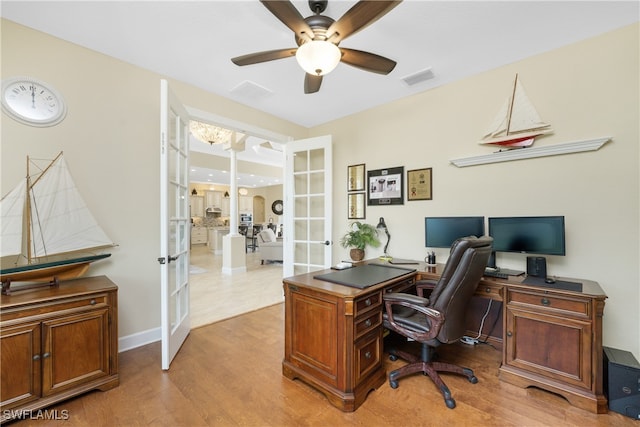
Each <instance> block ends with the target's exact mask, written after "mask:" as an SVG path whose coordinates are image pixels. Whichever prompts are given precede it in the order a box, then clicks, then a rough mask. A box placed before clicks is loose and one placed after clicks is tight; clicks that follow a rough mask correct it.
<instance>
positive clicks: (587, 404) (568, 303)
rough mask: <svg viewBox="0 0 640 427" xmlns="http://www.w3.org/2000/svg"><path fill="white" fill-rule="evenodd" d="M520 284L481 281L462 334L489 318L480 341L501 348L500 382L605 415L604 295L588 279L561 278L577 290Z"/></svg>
mask: <svg viewBox="0 0 640 427" xmlns="http://www.w3.org/2000/svg"><path fill="white" fill-rule="evenodd" d="M442 268H443V266H440V265H439V266H437V267H436V268H432V269H428V268H426V267H425V268H423V269H422V270H423V271H421V272H420V273H419V275H420V278H425V279H437V278H438V277H439V273H440V272H441V271H442ZM523 280H524V277H520V276H509V278H508V279H496V278H489V277H485V278H483V279H482V280H481V281H480V284H479V285H478V288H477V290H476V294H475V297H476V298H474V300H475V301H472V303H471V304H470V311H469V312H468V313H467V329H468V332H467V334H468V335H469V336H477V334H478V332H479V319H480V318H481V317H482V315H483V314H484V312H486V313H489V314H490V316H489V317H488V318H487V319H486V320H487V321H486V322H485V326H486V325H491V324H494V323H495V324H497V325H500V327H497V328H495V329H493V328H491V327H490V328H489V330H488V331H483V333H484V332H487V335H483V339H486V340H488V341H489V342H492V344H494V345H495V346H496V347H498V348H502V365H501V367H500V373H499V376H500V379H501V380H503V381H506V382H508V383H511V384H515V385H517V386H520V387H529V386H535V387H538V388H541V389H544V390H548V391H551V392H553V393H557V394H559V395H561V396H563V397H564V398H565V399H567V400H568V401H569V402H570V403H571V404H572V405H574V406H577V407H580V408H582V409H586V410H588V411H591V412H594V413H598V414H600V413H606V412H607V399H606V397H605V396H604V393H603V375H602V369H603V365H602V359H603V350H602V317H603V312H604V304H605V299H606V298H607V296H606V295H605V293H604V292H603V290H602V288H601V287H600V285H599V284H598V283H596V282H594V281H591V280H582V279H563V280H566V281H572V282H580V283H582V290H581V291H570V290H563V289H558V288H554V287H553V285H548V286H531V285H527V284H524V283H522V281H523ZM489 299H490V300H492V302H494V303H496V302H497V303H498V304H495V305H494V308H496V310H485V309H486V308H487V305H486V301H487V300H489ZM482 300H484V301H485V303H483V302H482ZM495 316H499V317H498V318H495ZM493 318H495V320H497V322H494V320H493Z"/></svg>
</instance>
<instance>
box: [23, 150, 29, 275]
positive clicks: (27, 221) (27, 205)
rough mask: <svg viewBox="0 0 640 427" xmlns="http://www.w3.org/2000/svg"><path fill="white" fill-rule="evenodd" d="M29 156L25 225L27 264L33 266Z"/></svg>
mask: <svg viewBox="0 0 640 427" xmlns="http://www.w3.org/2000/svg"><path fill="white" fill-rule="evenodd" d="M29 163H30V162H29V156H27V188H26V192H27V194H26V198H25V210H24V211H25V215H27V218H26V221H25V224H26V225H27V262H28V263H29V264H31V197H30V193H31V176H30V174H29Z"/></svg>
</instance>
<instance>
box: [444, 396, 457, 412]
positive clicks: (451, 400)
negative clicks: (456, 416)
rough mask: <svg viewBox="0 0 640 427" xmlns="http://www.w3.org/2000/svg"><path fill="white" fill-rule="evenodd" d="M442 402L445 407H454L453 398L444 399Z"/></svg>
mask: <svg viewBox="0 0 640 427" xmlns="http://www.w3.org/2000/svg"><path fill="white" fill-rule="evenodd" d="M444 403H445V404H446V405H447V408H449V409H453V408H455V407H456V401H455V400H453V398H449V399H445V400H444Z"/></svg>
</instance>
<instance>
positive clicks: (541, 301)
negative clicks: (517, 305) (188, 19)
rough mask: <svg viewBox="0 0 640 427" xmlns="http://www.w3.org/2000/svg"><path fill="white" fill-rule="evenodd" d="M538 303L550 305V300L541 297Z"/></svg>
mask: <svg viewBox="0 0 640 427" xmlns="http://www.w3.org/2000/svg"><path fill="white" fill-rule="evenodd" d="M540 304H542V305H551V301H549V300H548V299H546V298H542V299H541V300H540Z"/></svg>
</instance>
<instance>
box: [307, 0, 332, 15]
mask: <svg viewBox="0 0 640 427" xmlns="http://www.w3.org/2000/svg"><path fill="white" fill-rule="evenodd" d="M327 3H329V1H328V0H320V1H313V0H309V9H311V11H312V12H313V13H316V14H320V13H322V12H324V11H325V9H326V8H327Z"/></svg>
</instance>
